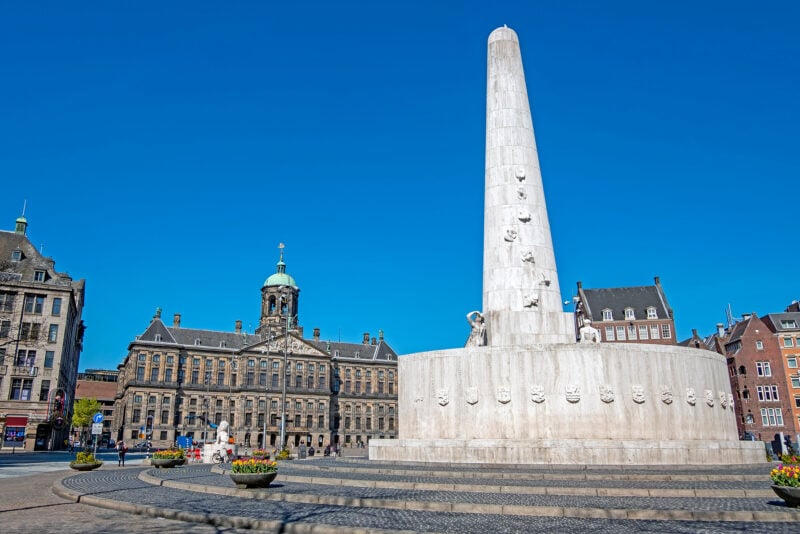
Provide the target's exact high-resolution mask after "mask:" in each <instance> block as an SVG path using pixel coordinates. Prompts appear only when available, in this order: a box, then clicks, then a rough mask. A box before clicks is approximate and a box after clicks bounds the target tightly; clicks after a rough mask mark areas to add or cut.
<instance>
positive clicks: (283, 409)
mask: <svg viewBox="0 0 800 534" xmlns="http://www.w3.org/2000/svg"><path fill="white" fill-rule="evenodd" d="M281 300H283V303H284V304H286V342H285V343H284V346H283V392H282V394H281V450H283V449H284V447H286V377H287V376H288V375H289V368H288V367H287V365H288V364H287V360H288V355H289V303H288V302H287V301H288V296H287V295H286V294H285V293H283V294H282V295H281Z"/></svg>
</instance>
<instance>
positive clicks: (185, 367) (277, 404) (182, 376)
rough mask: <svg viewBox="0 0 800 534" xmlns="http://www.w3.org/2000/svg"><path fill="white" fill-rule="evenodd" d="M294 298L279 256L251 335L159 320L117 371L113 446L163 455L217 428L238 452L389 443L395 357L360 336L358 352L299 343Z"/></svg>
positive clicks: (316, 341)
mask: <svg viewBox="0 0 800 534" xmlns="http://www.w3.org/2000/svg"><path fill="white" fill-rule="evenodd" d="M299 295H300V288H299V287H298V286H297V284H296V282H295V280H294V278H293V277H292V276H290V275H289V274H288V273H287V272H286V264H285V263H284V261H283V252H281V257H280V260H279V261H278V264H277V270H276V272H275V273H274V274H273V275H271V276H270V277H269V278H267V280H266V281H265V283H264V285H263V287H262V288H261V314H260V319H259V322H258V327H257V328H256V331H255V333H251V334H248V333H247V332H244V331H243V330H242V321H236V323H235V325H234V329H233V331H229V332H220V331H212V330H199V329H190V328H184V327H182V326H181V315H180V314H175V315H174V316H173V320H172V326H167V325H166V324H165V323H164V322H163V320H162V317H161V310H160V309H159V310H157V311H156V314H155V315H154V316H153V318H152V320H151V322H150V325H149V326H148V327H147V329H146V330H145V331H144V333H143V334H142V335H140V336H137V338H136V339H135V340H134V341H132V342H131V343H130V345H129V346H128V354H127V355H126V356H125V359H124V361H123V362H122V363H121V364H120V366H119V382H118V389H117V396H116V402H115V409H114V414H115V415H114V427H115V428H116V429H117V430H116V438H117V439H125V440H127V441H129V442H130V443H134V444H135V443H137V442H139V441H143V440H145V439H147V440H150V441H152V445H153V447H156V448H159V447H167V446H169V445H172V444H173V443H175V441H176V440H177V438H178V436H187V437H189V438H190V439H192V440H194V441H197V442H202V441H204V440H214V439H215V428H216V425H218V424H219V423H220V422H221V421H223V420H226V421H228V422H229V423H230V426H231V430H230V434H231V436H232V437H233V439H234V440H235V442H236V444H238V445H240V446H244V447H258V446H261V445H262V444H264V445H266V446H267V447H270V448H275V447H279V445H280V434H281V419H282V416H283V411H282V409H281V405H282V404H283V400H284V398H285V404H284V409H285V417H286V427H285V435H286V445H288V446H297V445H299V444H301V443H304V444H308V445H312V446H314V447H322V446H325V445H327V444H336V443H338V444H342V445H345V444H353V445H355V444H357V443H367V442H368V441H369V440H370V439H371V438H373V437H375V438H388V439H391V438H396V437H397V426H396V421H397V354H396V353H395V352H394V350H393V349H392V348H391V347H390V346H389V345H388V344H387V343H386V342H385V341H384V340H383V335H382V333H381V335H380V336H379V338H378V339H375V338H372V339H370V337H369V334H364V338H363V341H362V343H341V342H332V341H325V340H323V339H321V338H320V331H319V329H318V328H315V329H314V333H313V337H312V338H311V339H306V338H304V337H303V327H302V326H300V325H299V320H298V312H299Z"/></svg>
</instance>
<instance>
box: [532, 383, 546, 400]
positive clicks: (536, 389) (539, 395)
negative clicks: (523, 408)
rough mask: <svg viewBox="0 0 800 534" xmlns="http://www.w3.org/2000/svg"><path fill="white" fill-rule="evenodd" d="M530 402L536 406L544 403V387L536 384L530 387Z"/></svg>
mask: <svg viewBox="0 0 800 534" xmlns="http://www.w3.org/2000/svg"><path fill="white" fill-rule="evenodd" d="M531 400H532V401H533V402H535V403H536V404H541V403H543V402H544V387H543V386H540V385H538V384H536V385H533V386H531Z"/></svg>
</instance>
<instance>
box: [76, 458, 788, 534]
mask: <svg viewBox="0 0 800 534" xmlns="http://www.w3.org/2000/svg"><path fill="white" fill-rule="evenodd" d="M342 467H346V469H345V470H340V468H342ZM376 468H378V469H385V470H386V471H387V473H383V474H381V473H377V472H376ZM326 470H327V472H326ZM334 470H335V471H334ZM768 470H769V467H768V466H767V465H766V464H765V465H763V466H757V467H747V468H730V469H707V470H696V469H691V470H680V469H663V468H662V469H661V470H655V469H636V470H633V469H623V468H617V469H604V470H602V471H600V472H602V473H605V474H606V475H608V476H610V477H620V478H626V477H627V478H635V475H644V476H645V477H646V479H645V480H631V479H629V480H606V481H604V480H586V479H585V478H581V479H578V480H573V479H570V478H569V476H568V475H573V474H575V473H576V472H580V471H581V470H578V469H569V468H565V469H558V468H549V467H548V468H544V469H542V468H527V467H526V468H517V469H512V468H506V469H503V468H500V469H497V468H495V469H492V468H486V467H477V466H475V467H473V466H450V467H449V471H447V469H443V468H442V467H441V466H435V467H432V466H430V465H428V466H422V465H415V466H398V465H387V464H376V463H374V462H367V461H348V462H346V463H345V462H342V461H341V460H338V461H331V460H327V459H319V460H316V459H315V460H310V461H304V462H281V465H280V473H281V476H279V478H278V479H277V481H276V482H275V483H273V485H272V486H271V487H270V489H269V490H268V493H269V494H270V495H279V494H283V495H285V496H287V497H291V496H311V497H320V496H323V497H325V496H328V497H341V498H347V499H353V501H352V502H357V500H358V499H384V500H390V501H404V502H408V503H415V504H416V505H420V503H422V505H423V507H424V503H463V504H467V505H470V504H474V505H475V506H476V510H477V509H479V507H480V506H481V505H495V506H498V505H515V506H525V507H551V508H564V509H571V510H581V509H590V508H596V509H603V510H628V509H635V510H645V511H652V513H653V514H655V515H656V516H658V515H659V514H661V515H663V516H664V517H665V518H666V517H669V515H668V514H669V512H670V511H686V510H689V511H709V512H723V511H725V512H760V513H763V514H764V517H767V516H768V515H769V514H770V513H772V514H775V513H780V514H786V513H789V514H792V515H789V516H788V517H790V518H791V519H796V520H797V521H800V512H796V511H794V510H792V509H789V508H787V507H785V506H784V504H783V501H781V500H780V499H778V498H777V497H776V496H774V495H773V496H771V497H762V498H683V497H599V496H575V495H544V494H531V493H516V492H514V491H510V492H497V491H491V492H481V491H447V490H413V489H399V488H393V487H391V485H392V484H393V483H397V482H417V483H421V482H426V483H432V484H449V485H453V484H457V485H467V484H470V485H492V484H494V485H503V486H511V485H513V486H514V487H517V488H537V487H545V488H558V487H578V488H592V487H594V488H604V487H618V488H626V487H627V488H631V489H641V488H657V489H665V490H670V489H685V488H699V489H723V490H742V489H749V490H755V491H758V490H769V481H768V478H767V474H766V473H767V472H768ZM143 471H146V474H147V476H148V477H155V478H156V479H159V480H162V481H172V482H176V483H177V482H180V483H181V488H180V489H178V488H175V487H166V486H161V485H157V484H151V483H148V482H145V481H143V480H142V479H140V478H139V474H140V473H142V472H143ZM388 472H391V473H392V474H388ZM443 472H444V473H446V474H449V475H451V476H435V477H431V476H427V475H429V474H430V473H437V474H441V473H443ZM583 472H585V473H587V474H588V473H595V474H596V473H597V471H592V470H583ZM398 473H400V474H398ZM478 473H481V474H482V475H483V474H486V475H487V477H486V478H480V479H478V478H475V477H474V475H475V474H478ZM521 473H522V474H526V473H527V474H530V475H531V476H530V480H527V481H526V480H522V479H519V478H515V479H514V480H506V479H504V478H503V476H512V475H514V476H518V475H520V474H521ZM417 474H418V475H421V476H416V475H417ZM543 474H544V475H547V476H546V477H544V478H542V477H537V475H543ZM696 475H709V476H710V478H712V480H704V481H697V480H687V481H684V482H680V481H678V480H674V479H676V478H681V477H684V478H687V477H688V478H691V476H696ZM749 475H756V476H757V477H759V478H761V479H763V480H764V482H759V481H753V480H746V479H747V477H748V476H749ZM303 476H305V477H306V478H307V480H308V482H305V483H303V482H285V481H282V480H281V477H289V478H292V479H298V478H302V477H303ZM323 476H333V477H338V478H342V479H349V482H351V483H353V484H357V482H356V481H368V482H369V483H374V482H382V483H385V484H386V485H388V486H389V487H385V488H383V487H369V486H365V485H341V486H339V485H330V484H313V483H311V477H314V478H316V477H323ZM548 477H553V478H548ZM564 477H566V479H565V480H561V478H564ZM715 477H716V478H721V479H725V478H726V477H727V478H729V479H735V478H739V479H741V480H742V481H741V482H738V483H737V482H735V481H733V480H722V481H720V482H716V481H714V480H713V478H715ZM670 478H672V479H673V480H670ZM659 479H663V480H659ZM611 482H613V483H614V484H613V486H611V485H610V484H611ZM63 485H64V486H65V487H66V488H68V489H69V490H71V491H72V492H75V493H79V494H86V495H93V496H96V497H101V498H102V499H105V500H107V502H110V503H136V504H139V505H145V506H150V507H153V508H154V509H158V508H163V509H171V510H185V511H187V512H194V513H201V514H222V515H225V516H229V517H234V518H247V519H248V520H252V521H277V522H279V523H280V524H281V525H285V526H291V525H303V524H322V525H330V526H332V527H341V528H342V529H343V530H341V531H342V532H346V531H347V529H351V528H354V527H357V528H362V529H374V530H375V531H376V532H377V531H387V530H388V531H391V530H394V531H397V530H400V531H410V532H465V533H472V532H475V533H479V532H480V533H484V532H533V531H543V530H551V531H553V532H566V533H569V532H578V531H581V532H584V531H586V529H590V528H591V529H602V530H603V531H605V532H675V533H683V532H709V533H710V532H742V531H747V532H800V522H797V521H783V519H785V517H787V516H783V515H781V516H780V518H781V519H782V522H744V521H731V522H728V521H718V522H717V521H670V520H666V521H648V520H630V519H583V518H578V517H535V516H530V515H511V514H499V513H494V514H493V513H452V512H433V511H425V510H402V509H394V508H382V507H378V506H332V505H327V504H305V503H298V502H287V501H276V500H265V499H254V498H246V497H239V496H231V495H217V494H213V493H203V492H202V490H203V488H204V487H208V488H210V489H213V488H223V489H224V488H227V489H228V490H232V489H233V488H234V484H233V483H232V482H231V480H230V478H229V477H228V476H227V475H226V474H224V473H223V472H220V471H219V469H218V468H216V467H215V468H213V470H212V467H211V466H207V465H187V466H184V467H181V468H177V469H136V468H133V469H130V468H129V469H105V468H102V469H99V470H97V471H92V472H88V473H82V474H80V475H77V476H73V477H69V478H66V479H64V481H63ZM187 488H191V489H187ZM471 489H472V488H471ZM504 489H506V488H504ZM765 495H766V494H765ZM150 513H153V512H152V511H151V512H150ZM570 515H576V514H575V513H571V514H570Z"/></svg>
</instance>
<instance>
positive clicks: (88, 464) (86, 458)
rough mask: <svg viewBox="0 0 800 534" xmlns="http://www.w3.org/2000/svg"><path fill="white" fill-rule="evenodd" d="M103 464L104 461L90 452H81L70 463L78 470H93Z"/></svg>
mask: <svg viewBox="0 0 800 534" xmlns="http://www.w3.org/2000/svg"><path fill="white" fill-rule="evenodd" d="M101 465H103V462H101V461H100V460H98V459H97V458H95V457H94V455H93V454H92V453H90V452H79V453H78V454H77V455H76V456H75V459H74V460H72V461H71V462H70V463H69V466H70V467H71V468H72V469H76V470H78V471H91V470H92V469H97V468H98V467H100V466H101Z"/></svg>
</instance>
